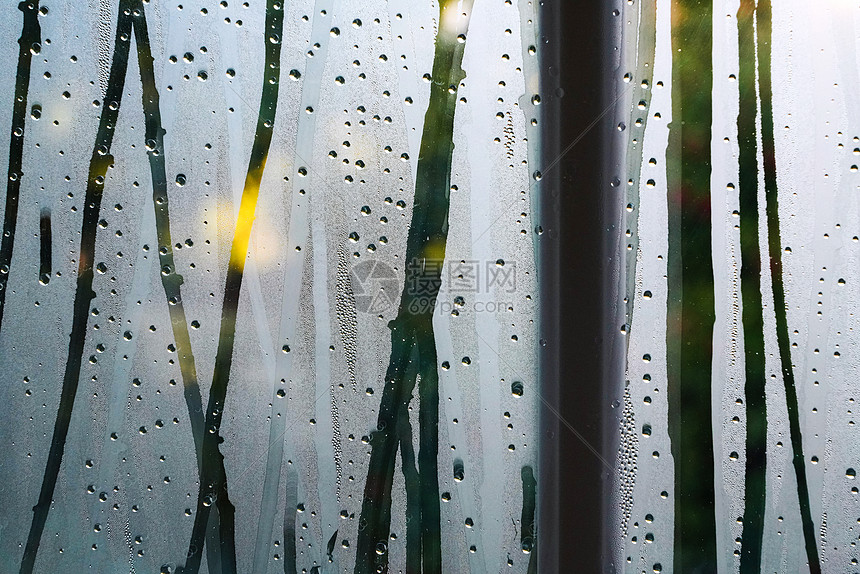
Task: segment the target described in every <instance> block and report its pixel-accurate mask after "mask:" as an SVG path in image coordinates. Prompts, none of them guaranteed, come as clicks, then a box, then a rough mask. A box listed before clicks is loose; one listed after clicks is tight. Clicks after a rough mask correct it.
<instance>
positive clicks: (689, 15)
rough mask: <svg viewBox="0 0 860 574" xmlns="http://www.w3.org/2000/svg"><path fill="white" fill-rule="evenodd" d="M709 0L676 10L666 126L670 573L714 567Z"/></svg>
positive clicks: (678, 1) (679, 1) (692, 0)
mask: <svg viewBox="0 0 860 574" xmlns="http://www.w3.org/2000/svg"><path fill="white" fill-rule="evenodd" d="M711 16H712V3H711V1H710V0H704V1H699V0H675V1H674V2H673V3H672V124H671V126H670V135H669V148H668V150H667V160H668V161H669V166H668V172H667V176H668V180H669V198H668V207H669V238H668V239H669V253H668V276H669V279H668V288H669V294H668V316H667V341H666V344H667V367H668V371H667V372H668V394H669V436H670V438H671V441H672V456H673V458H674V462H675V492H674V496H675V552H674V570H675V571H676V572H693V571H697V569H698V571H701V572H712V571H714V570H715V569H716V523H715V516H714V509H715V505H714V483H713V476H714V449H713V431H712V426H711V363H712V355H713V349H712V338H713V326H714V321H715V310H714V277H713V264H712V259H711V258H712V253H711V203H710V201H711V197H710V172H711V158H710V143H711V105H712V103H711V86H712V83H713V78H712V69H711V53H712V47H711V41H712V31H711Z"/></svg>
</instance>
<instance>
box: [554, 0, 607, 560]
mask: <svg viewBox="0 0 860 574" xmlns="http://www.w3.org/2000/svg"><path fill="white" fill-rule="evenodd" d="M538 11H539V13H538V17H539V29H540V31H541V38H540V45H539V52H538V55H539V56H540V58H541V75H542V85H541V98H542V105H545V106H546V107H545V108H544V116H543V117H544V125H543V129H542V132H541V146H542V157H541V164H542V165H541V166H540V167H541V168H542V169H541V171H542V181H541V190H542V191H541V197H540V206H541V210H540V211H541V217H540V221H539V223H540V225H541V226H542V227H543V234H542V235H541V236H540V240H539V242H538V254H539V265H540V271H539V272H540V277H541V304H542V311H541V337H542V339H543V340H544V342H545V345H544V346H542V347H541V353H542V356H541V375H542V376H541V379H542V387H541V393H542V397H543V399H544V401H545V404H544V405H543V409H542V411H541V430H542V436H541V438H542V444H541V456H540V464H539V472H538V475H539V476H538V485H537V486H538V488H537V494H538V497H539V499H538V505H539V510H538V516H539V524H538V529H537V536H538V538H539V539H540V544H539V545H538V558H539V561H538V568H537V570H538V571H539V572H565V571H569V570H570V569H571V568H573V569H575V570H576V571H577V572H605V571H612V570H613V567H612V566H611V563H610V562H609V560H608V556H607V555H606V554H605V548H604V544H605V542H606V540H607V536H606V524H607V523H606V521H605V516H606V514H605V511H606V507H605V503H604V501H605V500H606V494H607V493H606V492H605V491H604V487H605V485H608V484H609V481H608V480H607V479H608V478H609V468H608V467H607V466H606V465H604V462H603V459H606V460H610V461H611V460H612V458H611V457H607V456H606V453H605V449H604V440H605V438H606V436H607V435H606V433H605V432H604V426H605V424H606V421H607V420H608V417H605V416H604V415H605V412H606V410H607V409H608V405H607V404H606V403H607V401H606V400H605V396H606V395H605V391H606V389H607V388H608V387H607V385H606V384H605V383H606V382H607V381H606V380H605V375H606V373H607V371H606V367H607V362H608V361H607V357H608V356H610V354H609V353H608V352H607V351H608V345H609V343H610V339H609V337H608V336H607V335H608V334H609V331H608V330H607V329H608V318H609V317H610V316H611V314H610V311H609V309H610V308H611V306H612V305H614V303H616V301H615V300H614V295H613V294H612V293H613V292H612V291H611V290H610V289H608V287H612V284H610V283H609V282H608V280H607V274H608V273H609V272H610V271H611V269H613V268H617V266H618V264H619V260H618V258H617V257H614V256H611V255H610V253H611V251H610V242H611V240H612V236H613V235H614V234H615V233H617V231H618V230H617V229H611V225H610V221H612V210H613V209H614V208H613V207H611V205H612V202H611V197H612V193H610V192H611V191H615V189H614V188H611V187H610V182H611V178H610V177H608V175H607V170H606V169H605V167H606V163H605V160H606V158H607V155H606V153H605V152H606V151H607V149H608V147H607V142H608V136H609V134H611V133H612V132H611V131H610V130H611V125H612V115H607V114H605V109H606V107H607V105H608V104H609V101H608V98H607V97H606V94H607V90H606V86H607V85H608V84H607V80H608V78H609V74H608V73H607V72H608V67H609V66H610V65H611V60H612V54H613V52H612V48H611V47H610V46H609V45H608V42H607V41H606V39H605V34H604V31H605V29H606V25H607V23H608V22H609V18H610V17H611V12H612V10H611V6H609V5H607V4H606V3H603V2H567V1H563V0H552V1H550V0H547V1H546V2H543V3H542V4H541V6H540V7H539V8H538ZM574 142H576V143H575V144H574ZM571 144H574V145H573V146H572V147H570V146H571ZM616 283H617V281H616ZM616 330H617V329H616ZM568 425H570V426H572V427H573V428H575V429H576V431H577V433H578V435H579V436H577V434H575V433H573V432H572V431H571V430H570V429H569V427H568ZM596 453H600V456H597V455H596ZM601 457H602V458H601Z"/></svg>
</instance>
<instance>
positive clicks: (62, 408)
mask: <svg viewBox="0 0 860 574" xmlns="http://www.w3.org/2000/svg"><path fill="white" fill-rule="evenodd" d="M129 8H130V2H128V1H122V2H120V5H119V17H118V20H117V28H116V36H115V39H114V51H113V56H112V59H111V68H110V82H109V83H108V90H107V93H106V94H105V101H104V102H103V105H102V114H101V118H100V119H99V127H98V132H97V135H96V142H95V145H94V146H93V153H92V157H91V159H90V167H89V175H88V177H87V191H86V196H85V199H84V205H83V210H84V214H83V215H84V216H83V222H82V224H81V246H80V251H79V254H78V280H77V288H76V290H75V302H74V309H73V312H72V330H71V334H70V336H69V355H68V358H67V360H66V369H65V374H64V376H63V387H62V391H61V392H60V404H59V407H58V409H57V420H56V422H55V424H54V432H53V436H52V438H51V448H50V451H49V452H48V460H47V463H46V465H45V474H44V476H43V478H42V488H41V491H40V493H39V501H38V502H37V503H36V506H34V507H33V522H32V523H31V524H30V532H29V534H28V536H27V544H26V546H25V548H24V556H23V558H22V559H21V569H20V572H21V574H32V572H33V567H34V565H35V562H36V554H37V553H38V551H39V544H40V542H41V538H42V533H43V532H44V530H45V522H46V521H47V519H48V512H49V511H50V508H51V501H52V499H53V497H54V489H55V488H56V485H57V476H58V475H59V473H60V465H61V463H62V460H63V452H64V451H65V447H66V438H67V436H68V434H69V424H70V423H71V420H72V408H73V407H74V404H75V396H76V394H77V391H78V380H79V378H80V375H81V361H82V358H83V352H84V342H85V340H86V330H87V317H88V316H89V311H90V301H91V300H92V299H93V298H94V297H95V293H94V292H93V261H94V258H95V246H96V229H97V225H98V220H99V210H100V209H101V201H102V193H103V192H104V185H105V177H106V174H107V170H108V167H109V166H110V165H112V164H113V156H111V155H110V148H111V144H112V142H113V135H114V132H115V130H114V127H115V126H116V121H117V117H118V116H119V108H120V104H121V103H122V94H123V89H124V87H125V76H126V70H127V68H128V54H129V44H130V39H131V38H130V35H131V27H132V16H131V11H130V10H129ZM25 14H26V13H25Z"/></svg>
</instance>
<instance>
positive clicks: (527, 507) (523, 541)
mask: <svg viewBox="0 0 860 574" xmlns="http://www.w3.org/2000/svg"><path fill="white" fill-rule="evenodd" d="M520 475H521V477H522V481H523V510H522V514H521V515H520V545H521V547H522V549H523V551H525V550H528V552H529V566H528V570H527V571H526V572H527V574H536V573H537V532H536V531H535V530H536V524H535V508H536V504H537V503H536V500H537V480H535V472H534V469H533V468H532V467H530V466H524V467H523V468H522V471H520Z"/></svg>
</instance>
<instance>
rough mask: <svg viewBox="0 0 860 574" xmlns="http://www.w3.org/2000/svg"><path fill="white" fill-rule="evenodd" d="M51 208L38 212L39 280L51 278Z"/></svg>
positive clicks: (45, 282) (44, 281) (45, 281)
mask: <svg viewBox="0 0 860 574" xmlns="http://www.w3.org/2000/svg"><path fill="white" fill-rule="evenodd" d="M51 247H52V245H51V210H50V209H48V208H47V207H44V208H42V211H41V213H40V214H39V281H41V282H42V283H43V284H45V285H47V284H48V282H49V281H50V280H51V251H52V249H51Z"/></svg>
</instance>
